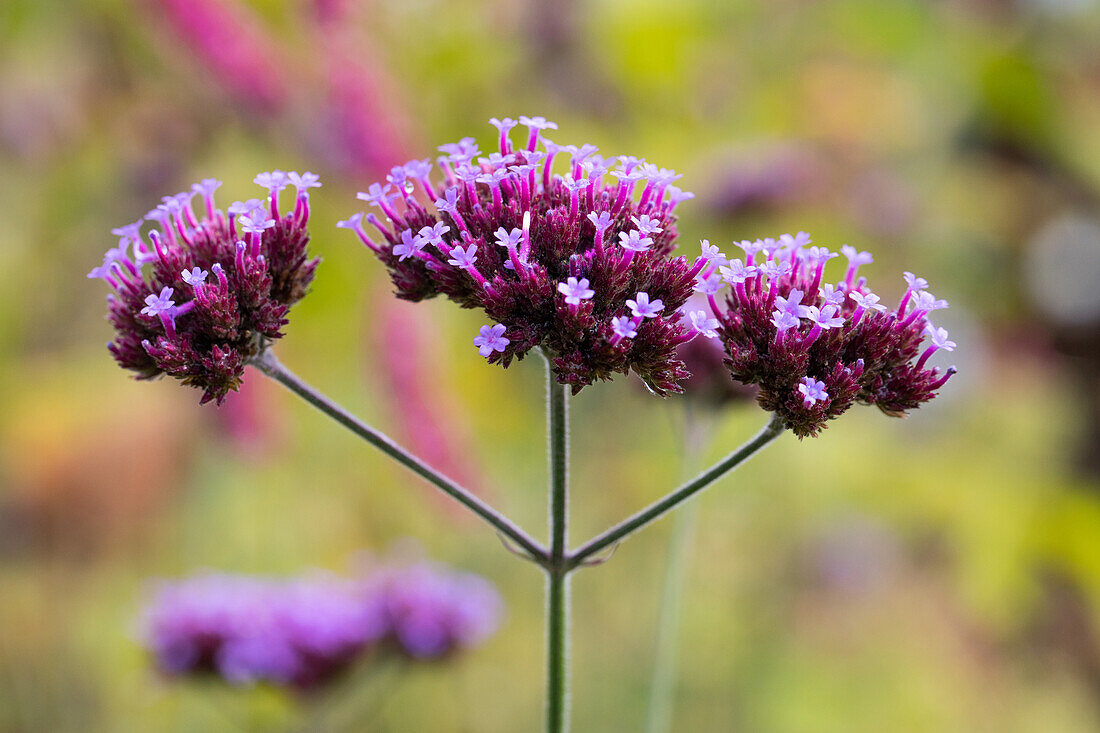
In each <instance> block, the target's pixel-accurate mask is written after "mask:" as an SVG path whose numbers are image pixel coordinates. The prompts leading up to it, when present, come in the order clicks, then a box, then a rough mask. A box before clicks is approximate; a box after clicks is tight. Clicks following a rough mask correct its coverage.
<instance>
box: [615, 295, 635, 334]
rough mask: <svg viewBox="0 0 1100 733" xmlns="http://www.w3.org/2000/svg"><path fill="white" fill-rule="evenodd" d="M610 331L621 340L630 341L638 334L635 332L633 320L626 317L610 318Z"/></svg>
mask: <svg viewBox="0 0 1100 733" xmlns="http://www.w3.org/2000/svg"><path fill="white" fill-rule="evenodd" d="M628 302H629V301H628ZM611 330H612V331H614V332H615V335H616V336H618V337H619V338H621V339H632V338H634V337H635V336H637V335H638V332H637V331H636V330H635V326H634V321H633V319H631V318H628V317H627V316H615V317H614V318H612V319H611Z"/></svg>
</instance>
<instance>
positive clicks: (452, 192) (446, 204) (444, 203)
mask: <svg viewBox="0 0 1100 733" xmlns="http://www.w3.org/2000/svg"><path fill="white" fill-rule="evenodd" d="M435 208H437V209H439V211H441V212H446V213H448V214H453V213H454V212H455V210H456V209H457V208H458V187H457V186H451V187H450V188H448V189H447V190H446V191H444V192H443V195H442V196H440V197H439V198H437V199H436V200H435Z"/></svg>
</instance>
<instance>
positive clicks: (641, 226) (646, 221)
mask: <svg viewBox="0 0 1100 733" xmlns="http://www.w3.org/2000/svg"><path fill="white" fill-rule="evenodd" d="M630 221H631V222H633V224H634V226H635V227H636V228H637V229H638V231H639V232H641V233H642V234H644V235H646V236H649V235H650V234H660V233H661V232H663V231H664V229H662V228H661V226H660V220H659V219H654V218H651V217H650V216H649V214H642V215H641V216H632V217H630ZM717 249H718V248H717V247H715V250H717Z"/></svg>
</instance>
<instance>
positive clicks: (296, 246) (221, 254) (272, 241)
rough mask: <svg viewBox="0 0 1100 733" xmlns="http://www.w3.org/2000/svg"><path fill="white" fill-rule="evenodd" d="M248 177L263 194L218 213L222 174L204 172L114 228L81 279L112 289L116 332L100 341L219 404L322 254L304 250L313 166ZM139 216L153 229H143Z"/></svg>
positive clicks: (282, 321)
mask: <svg viewBox="0 0 1100 733" xmlns="http://www.w3.org/2000/svg"><path fill="white" fill-rule="evenodd" d="M255 182H256V183H257V184H259V185H260V186H262V187H263V188H265V189H266V190H267V194H268V195H267V197H266V198H265V199H263V200H261V199H251V200H248V201H237V202H234V203H233V204H231V205H230V206H229V207H228V209H227V210H226V211H225V212H223V211H221V210H220V209H218V208H216V206H215V203H214V191H215V190H216V189H217V188H218V187H219V186H221V181H217V180H214V179H211V178H208V179H205V180H203V181H202V182H201V183H196V184H194V185H193V186H192V187H191V190H190V191H185V192H183V193H180V194H176V195H175V196H165V197H164V198H163V199H162V203H161V204H159V205H158V206H157V207H156V208H154V209H153V210H152V211H150V212H149V213H148V214H147V215H146V216H145V217H144V218H142V219H139V220H138V221H136V222H134V223H133V224H129V225H127V226H124V227H121V228H119V229H115V230H113V232H112V233H113V234H115V235H116V236H118V237H119V242H118V246H117V247H114V248H112V249H110V250H108V251H107V253H106V255H104V258H103V263H102V264H101V265H100V266H98V267H96V268H95V269H93V270H92V271H91V272H89V273H88V277H91V278H101V279H103V280H105V281H107V283H108V284H109V285H110V286H111V287H112V288H114V290H115V292H114V293H113V294H111V295H109V296H108V299H107V302H108V318H109V319H110V321H111V323H112V325H114V327H115V332H116V337H115V340H114V341H112V342H111V343H110V344H108V345H107V348H108V349H109V350H110V352H111V354H112V355H113V356H114V358H115V360H116V361H118V363H119V364H120V365H121V366H123V367H124V368H126V369H130V370H132V371H134V372H136V373H137V375H138V377H139V378H143V379H149V378H152V377H156V376H159V375H161V374H168V375H169V376H172V377H175V378H177V379H179V380H181V381H183V382H184V383H185V384H189V385H192V386H194V387H198V388H200V389H202V390H203V395H202V400H201V401H202V402H207V401H209V400H217V401H218V402H219V403H220V402H221V401H222V399H223V398H224V397H225V395H226V394H227V393H228V392H229V391H230V390H233V389H237V387H238V386H239V385H240V382H241V375H242V374H243V372H244V367H245V364H246V363H247V361H248V360H249V359H250V358H252V357H253V356H255V355H256V354H258V353H259V352H260V350H261V349H262V348H263V346H264V344H265V343H266V342H268V341H271V340H273V339H277V338H279V337H280V336H282V328H283V326H284V325H286V323H287V318H286V316H287V312H288V311H289V310H290V306H292V305H293V304H294V303H296V302H297V301H299V300H301V299H302V297H303V296H304V295H305V294H306V292H307V291H308V289H309V285H310V283H311V282H312V280H313V274H314V270H315V269H316V267H317V264H318V262H319V260H317V259H309V258H308V257H307V255H306V245H307V243H308V242H309V233H308V231H307V230H306V224H307V222H308V221H309V189H310V188H314V187H316V186H320V185H321V184H320V182H319V181H318V177H317V176H316V175H314V174H313V173H308V172H307V173H302V174H298V173H295V172H290V173H284V172H283V171H274V172H270V173H261V174H260V175H258V176H256V179H255ZM288 186H293V187H294V188H295V189H296V191H297V195H296V196H295V197H294V201H293V205H292V206H291V207H290V208H289V209H288V210H287V211H286V212H283V211H281V209H280V207H279V192H280V191H282V190H283V189H285V188H287V187H288ZM196 195H197V196H200V197H201V198H202V209H201V214H198V215H197V214H196V213H195V210H194V208H193V206H192V201H193V200H194V198H195V196H196ZM146 222H152V223H153V225H154V227H153V228H152V229H151V230H150V231H149V232H148V233H147V234H146V235H145V236H144V237H143V236H142V234H141V229H142V226H143V225H144V224H145V223H146ZM146 238H147V239H146ZM146 266H148V267H146Z"/></svg>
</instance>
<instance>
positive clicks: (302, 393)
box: [251, 350, 549, 566]
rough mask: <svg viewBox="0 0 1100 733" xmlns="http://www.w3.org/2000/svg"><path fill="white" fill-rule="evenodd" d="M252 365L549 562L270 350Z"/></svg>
mask: <svg viewBox="0 0 1100 733" xmlns="http://www.w3.org/2000/svg"><path fill="white" fill-rule="evenodd" d="M251 364H252V365H253V366H254V367H256V368H257V369H259V370H260V371H261V372H263V373H264V374H266V375H267V376H269V377H271V378H272V379H274V380H275V381H277V382H279V383H280V384H282V385H283V386H284V387H286V388H287V389H289V390H290V391H291V392H293V393H294V394H296V395H298V396H299V397H301V398H302V399H304V400H305V401H306V402H308V403H309V404H311V405H313V406H314V407H316V408H317V409H318V410H320V411H321V412H323V413H325V414H326V415H328V416H329V417H331V418H332V419H333V420H335V421H336V422H338V423H340V424H341V425H343V426H344V427H346V428H347V429H348V430H350V431H351V432H353V433H355V434H356V435H358V436H359V437H360V438H362V439H363V440H365V441H367V442H368V443H370V444H371V445H373V446H374V447H375V448H377V449H378V450H380V451H382V452H383V453H385V454H386V455H388V456H389V457H390V458H392V459H394V460H395V461H397V462H398V463H400V464H401V465H402V466H405V467H406V468H408V469H409V470H410V471H412V472H413V473H415V474H417V475H418V476H420V477H421V478H424V479H426V480H427V481H428V482H430V483H431V484H433V485H435V486H436V487H437V488H439V489H440V490H442V491H443V493H445V494H447V495H448V496H450V497H451V498H452V499H454V500H455V501H457V502H458V503H460V504H462V505H463V506H465V507H466V508H467V509H469V510H470V511H472V512H473V513H474V514H476V515H477V516H479V517H481V518H482V519H483V520H485V521H486V522H488V523H489V524H490V525H492V526H493V527H494V528H495V529H496V530H497V531H498V532H500V533H501V534H502V535H503V536H505V537H507V538H508V539H509V540H511V541H512V542H514V543H515V544H516V545H517V546H518V547H520V548H522V549H523V551H524V553H526V555H527V556H528V557H529V558H531V559H532V560H534V561H535V562H537V563H538V564H540V565H544V566H545V564H546V563H547V562H548V561H549V554H548V552H547V551H546V549H545V548H544V547H543V546H542V545H540V544H539V543H538V542H537V541H536V540H535V539H534V538H532V537H531V536H530V535H528V534H527V533H526V532H524V531H523V530H522V529H521V528H520V527H519V526H517V525H516V524H515V523H514V522H512V520H510V519H508V517H506V516H504V515H503V514H501V513H500V512H498V511H497V510H496V509H494V508H493V507H491V506H489V505H488V504H486V503H485V502H484V501H482V500H481V499H479V498H478V497H477V496H475V495H474V494H473V493H471V492H470V491H469V490H468V489H464V488H462V487H461V486H459V485H458V484H457V483H455V482H454V481H452V480H451V479H449V478H447V477H446V476H444V475H443V474H441V473H439V472H438V471H436V470H435V469H434V468H432V467H431V466H429V465H428V464H426V463H424V461H422V460H421V459H420V458H418V457H417V456H415V455H413V454H412V453H410V452H409V451H407V450H405V449H404V448H402V447H401V446H400V445H398V444H397V443H395V442H394V441H393V439H391V438H390V437H389V436H387V435H385V434H384V433H382V432H380V431H378V430H375V429H374V428H372V427H371V426H370V425H367V424H366V423H365V422H363V421H362V420H360V419H359V418H357V417H355V416H354V415H352V414H351V413H350V412H348V411H347V410H346V409H344V408H343V407H342V406H340V405H338V404H336V403H335V402H333V401H332V400H331V399H329V398H328V397H326V396H325V395H323V394H321V393H320V392H318V391H317V390H316V389H314V388H313V387H311V386H310V385H309V384H307V383H306V382H304V381H303V380H302V379H301V378H300V377H298V375H296V374H294V372H292V371H290V370H289V369H287V368H286V367H285V366H284V365H283V363H282V362H280V361H279V360H278V359H277V358H276V357H275V355H274V354H273V353H271V351H269V350H265V351H263V352H261V353H260V354H259V355H258V356H257V357H255V358H254V359H252V361H251Z"/></svg>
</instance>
